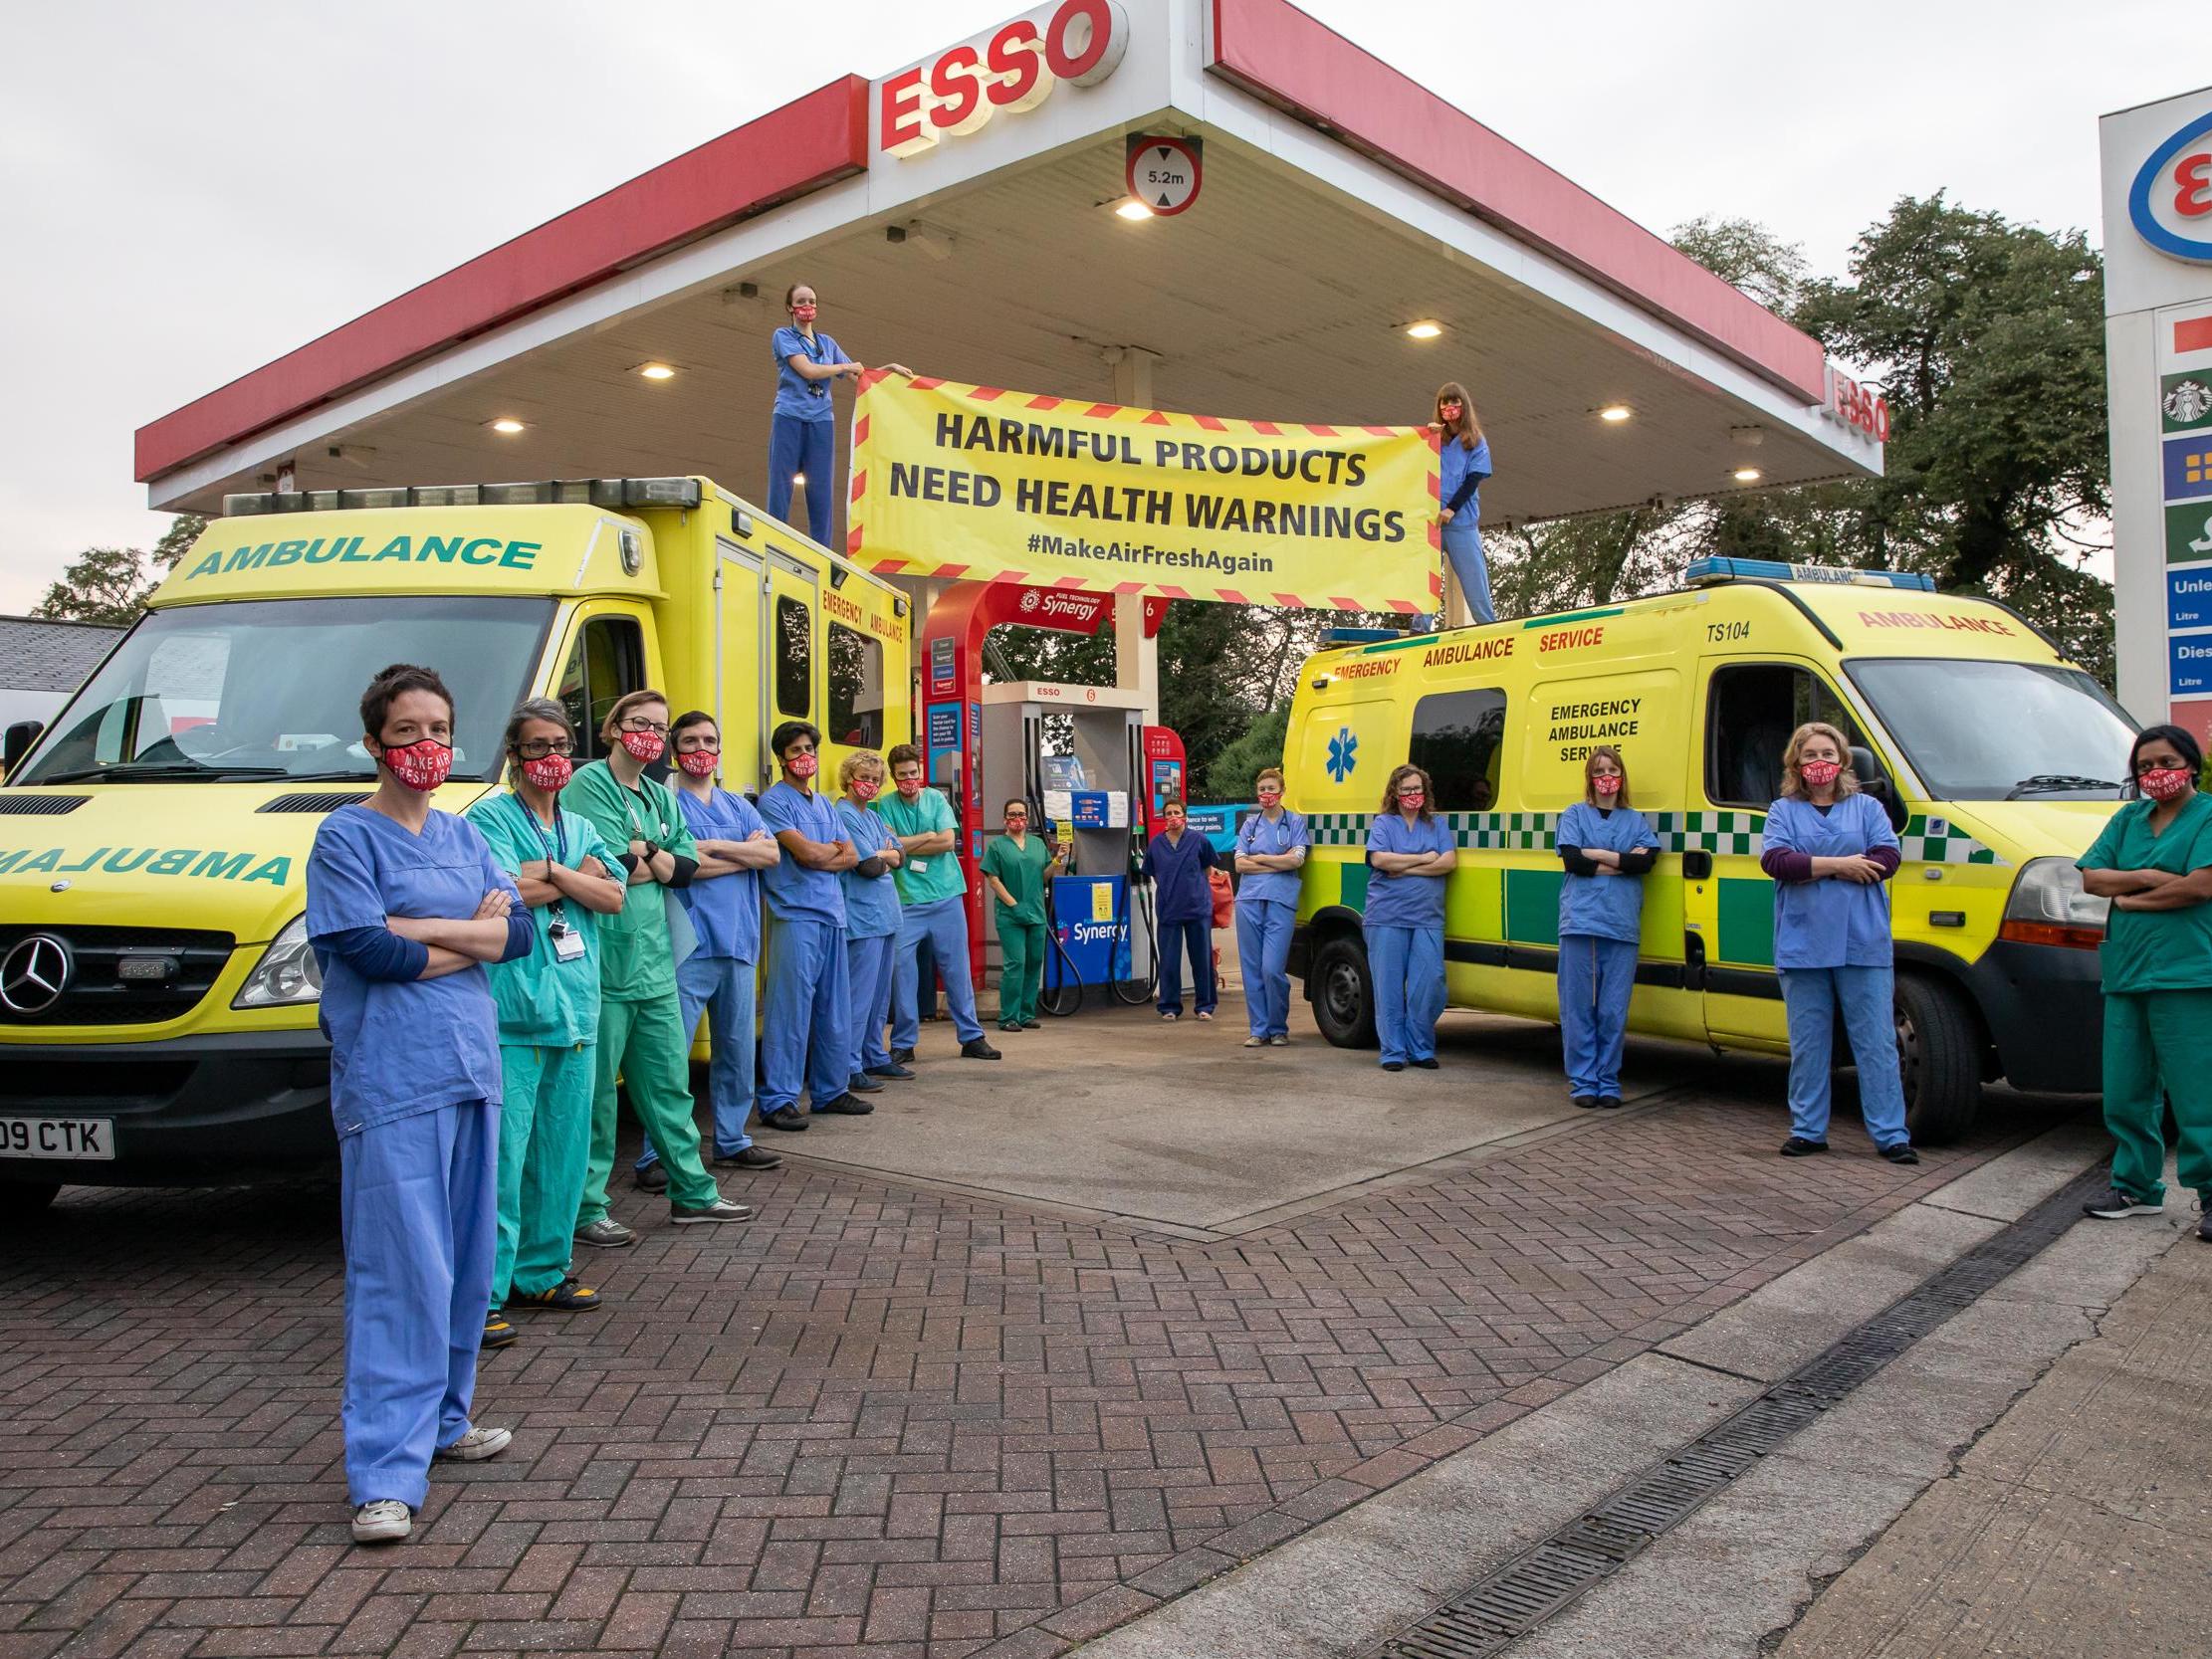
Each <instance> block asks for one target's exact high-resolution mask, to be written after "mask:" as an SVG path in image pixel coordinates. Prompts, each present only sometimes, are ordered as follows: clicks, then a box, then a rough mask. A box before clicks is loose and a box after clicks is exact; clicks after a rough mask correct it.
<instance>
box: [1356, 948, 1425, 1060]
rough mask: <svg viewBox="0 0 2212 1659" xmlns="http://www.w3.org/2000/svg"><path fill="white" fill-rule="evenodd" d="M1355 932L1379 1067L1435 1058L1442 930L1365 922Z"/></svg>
mask: <svg viewBox="0 0 2212 1659" xmlns="http://www.w3.org/2000/svg"><path fill="white" fill-rule="evenodd" d="M1361 931H1362V932H1363V933H1365V934H1366V935H1367V976H1368V979H1369V980H1370V981H1371V982H1372V983H1373V985H1374V986H1375V1035H1376V1036H1378V1037H1380V1038H1381V1039H1382V1043H1383V1054H1382V1063H1383V1064H1384V1065H1388V1064H1390V1062H1391V1061H1393V1060H1396V1061H1397V1062H1398V1063H1399V1064H1400V1065H1404V1064H1405V1063H1406V1062H1407V1061H1409V1060H1434V1059H1436V1057H1437V1021H1438V1020H1439V1019H1441V1018H1443V930H1442V929H1441V928H1393V927H1390V926H1388V925H1385V926H1383V927H1377V926H1375V925H1374V924H1373V923H1370V924H1368V925H1367V926H1366V927H1365V928H1364V929H1362V930H1361Z"/></svg>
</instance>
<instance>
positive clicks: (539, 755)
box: [515, 737, 576, 760]
mask: <svg viewBox="0 0 2212 1659" xmlns="http://www.w3.org/2000/svg"><path fill="white" fill-rule="evenodd" d="M515 752H516V753H517V754H520V755H521V756H522V757H523V758H524V759H525V760H543V759H545V758H546V756H547V755H549V754H573V753H575V752H576V745H575V744H574V743H572V742H570V741H569V740H568V739H567V738H565V737H533V738H532V739H531V740H530V741H529V742H527V743H518V744H516V745H515Z"/></svg>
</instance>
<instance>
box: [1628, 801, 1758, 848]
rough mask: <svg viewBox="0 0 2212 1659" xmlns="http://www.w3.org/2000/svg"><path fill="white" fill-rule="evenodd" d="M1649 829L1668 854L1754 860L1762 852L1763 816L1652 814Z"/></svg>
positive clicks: (1755, 814) (1736, 814)
mask: <svg viewBox="0 0 2212 1659" xmlns="http://www.w3.org/2000/svg"><path fill="white" fill-rule="evenodd" d="M1650 816H1651V819H1652V827H1653V828H1654V829H1656V830H1658V831H1659V846H1660V847H1661V848H1662V849H1664V850H1665V851H1667V852H1669V853H1696V852H1704V853H1711V854H1712V855H1713V856H1714V857H1715V858H1719V857H1722V856H1741V857H1744V858H1757V857H1758V856H1759V854H1760V853H1761V852H1763V851H1764V850H1765V841H1764V838H1763V837H1762V836H1761V835H1760V833H1759V832H1760V831H1761V830H1763V829H1765V828H1766V823H1767V815H1766V814H1765V813H1764V812H1654V813H1652V814H1651V815H1650Z"/></svg>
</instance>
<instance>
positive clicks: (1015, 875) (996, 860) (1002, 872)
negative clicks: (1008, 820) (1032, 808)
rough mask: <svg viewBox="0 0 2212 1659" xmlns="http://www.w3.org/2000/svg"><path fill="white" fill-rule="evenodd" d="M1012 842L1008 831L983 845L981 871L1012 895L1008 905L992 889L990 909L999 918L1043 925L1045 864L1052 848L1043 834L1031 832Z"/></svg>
mask: <svg viewBox="0 0 2212 1659" xmlns="http://www.w3.org/2000/svg"><path fill="white" fill-rule="evenodd" d="M1021 841H1022V844H1021V845H1020V846H1018V847H1017V846H1015V845H1014V844H1013V837H1012V836H1010V835H1000V836H996V837H995V838H994V839H993V840H992V843H991V845H990V846H988V847H986V848H985V849H984V874H985V875H987V876H996V877H997V878H998V883H999V885H1000V886H1001V887H1003V888H1004V889H1005V890H1006V891H1007V892H1008V893H1010V894H1012V895H1013V903H1012V905H1011V906H1007V905H1002V904H1000V903H999V902H998V895H997V894H995V893H994V894H993V895H992V896H991V899H992V911H993V912H994V914H995V915H996V917H997V918H998V920H999V921H1000V922H1009V923H1011V922H1033V923H1035V924H1037V925H1038V926H1039V927H1042V926H1043V925H1044V868H1045V866H1046V865H1048V864H1050V863H1051V862H1052V848H1051V845H1050V844H1049V843H1048V842H1046V840H1045V839H1044V837H1042V836H1041V835H1037V834H1035V833H1034V832H1031V833H1030V834H1028V835H1025V836H1023V837H1022V838H1021Z"/></svg>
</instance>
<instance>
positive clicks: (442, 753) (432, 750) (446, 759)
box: [382, 737, 453, 794]
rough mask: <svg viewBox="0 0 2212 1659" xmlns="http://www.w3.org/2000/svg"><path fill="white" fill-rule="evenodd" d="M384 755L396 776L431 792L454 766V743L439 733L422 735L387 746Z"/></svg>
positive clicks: (401, 780)
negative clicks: (442, 741) (404, 743)
mask: <svg viewBox="0 0 2212 1659" xmlns="http://www.w3.org/2000/svg"><path fill="white" fill-rule="evenodd" d="M382 759H383V762H384V767H385V769H386V770H387V771H389V772H390V773H391V775H392V776H393V777H396V778H397V779H399V781H400V782H402V783H404V784H405V785H406V786H407V787H408V788H410V789H420V790H422V791H423V792H424V793H425V794H427V793H429V791H431V790H432V789H435V788H437V786H438V785H439V784H441V783H443V782H444V781H445V779H446V773H448V772H450V771H452V770H453V745H452V744H450V743H441V742H439V741H438V739H437V738H435V737H421V738H418V739H416V740H415V741H414V742H411V743H408V744H406V745H405V746H403V747H395V748H387V749H386V750H384V752H383V755H382Z"/></svg>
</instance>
